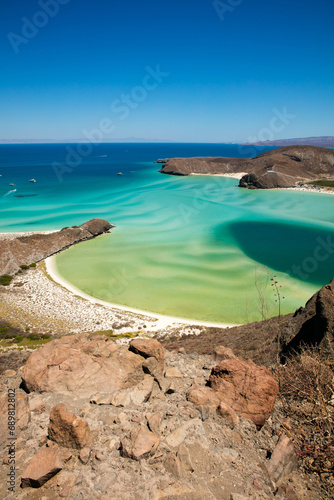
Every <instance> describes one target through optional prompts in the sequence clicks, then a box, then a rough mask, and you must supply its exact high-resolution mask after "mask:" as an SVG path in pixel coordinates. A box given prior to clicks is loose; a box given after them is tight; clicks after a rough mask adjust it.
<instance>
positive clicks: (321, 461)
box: [276, 346, 334, 477]
mask: <svg viewBox="0 0 334 500" xmlns="http://www.w3.org/2000/svg"><path fill="white" fill-rule="evenodd" d="M276 376H277V380H278V383H279V386H280V397H281V401H282V403H283V411H284V413H285V416H286V417H287V418H288V419H289V420H290V421H291V422H292V424H293V425H292V438H293V441H294V444H295V449H296V452H297V453H298V455H299V457H300V458H301V460H302V465H303V467H304V469H305V470H307V471H308V472H317V473H318V474H320V475H321V477H327V476H330V475H332V474H333V472H334V421H333V417H334V360H333V359H332V358H330V357H328V356H326V355H325V354H324V353H322V351H321V349H319V348H315V347H309V346H308V347H303V348H302V349H301V351H300V352H299V353H294V354H293V355H291V356H290V357H289V358H288V359H287V362H286V364H285V365H284V366H282V365H281V366H279V367H278V368H277V370H276Z"/></svg>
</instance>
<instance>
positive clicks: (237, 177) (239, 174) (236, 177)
mask: <svg viewBox="0 0 334 500" xmlns="http://www.w3.org/2000/svg"><path fill="white" fill-rule="evenodd" d="M246 174H247V172H237V173H231V174H195V173H193V174H190V175H209V176H210V177H230V178H232V179H238V180H239V181H240V179H241V177H243V176H244V175H246Z"/></svg>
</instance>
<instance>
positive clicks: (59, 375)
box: [22, 334, 145, 400]
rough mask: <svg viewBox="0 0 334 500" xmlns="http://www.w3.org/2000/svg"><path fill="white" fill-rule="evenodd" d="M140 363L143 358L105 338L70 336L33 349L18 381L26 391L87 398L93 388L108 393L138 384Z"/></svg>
mask: <svg viewBox="0 0 334 500" xmlns="http://www.w3.org/2000/svg"><path fill="white" fill-rule="evenodd" d="M144 362H145V358H144V357H142V356H140V355H138V354H135V353H133V352H131V351H129V350H128V348H127V347H126V346H120V345H119V344H116V343H115V342H114V341H113V340H108V339H107V338H106V337H101V336H100V337H90V336H89V335H88V334H78V335H71V336H68V337H63V338H60V339H56V340H53V341H52V342H49V343H48V344H46V345H45V346H43V347H41V348H40V349H38V350H37V351H34V352H33V353H32V354H31V356H30V358H29V359H28V361H27V363H26V364H25V366H24V369H23V372H22V380H23V385H24V387H25V388H26V389H27V390H28V391H29V392H32V391H36V392H41V393H42V392H52V393H54V394H63V395H66V394H73V393H75V394H76V395H77V396H81V397H85V398H87V399H88V400H89V398H90V397H91V396H93V395H94V394H96V392H97V391H99V392H101V393H108V394H112V393H114V392H115V391H121V390H123V389H127V388H129V387H133V386H135V385H137V384H139V383H140V382H141V381H143V380H144V375H145V374H144V371H143V368H142V367H143V363H144Z"/></svg>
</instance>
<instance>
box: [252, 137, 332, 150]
mask: <svg viewBox="0 0 334 500" xmlns="http://www.w3.org/2000/svg"><path fill="white" fill-rule="evenodd" d="M243 144H245V145H246V144H252V145H254V146H278V147H283V146H319V147H320V148H334V137H332V136H322V137H304V138H300V137H298V138H295V139H279V140H277V141H264V142H263V141H262V142H261V141H260V142H245V143H243Z"/></svg>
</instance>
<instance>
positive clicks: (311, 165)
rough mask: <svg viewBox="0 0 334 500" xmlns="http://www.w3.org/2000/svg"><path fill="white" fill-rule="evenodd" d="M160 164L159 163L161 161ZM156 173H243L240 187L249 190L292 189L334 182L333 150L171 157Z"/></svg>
mask: <svg viewBox="0 0 334 500" xmlns="http://www.w3.org/2000/svg"><path fill="white" fill-rule="evenodd" d="M160 161H162V160H160ZM159 172H161V173H164V174H170V175H191V174H202V175H226V174H229V175H230V174H240V172H243V173H245V175H243V176H242V177H241V179H240V182H239V186H240V187H244V188H248V189H274V188H291V187H296V185H298V184H303V183H307V182H312V181H316V180H323V179H325V180H334V151H333V150H331V149H325V148H320V147H316V146H298V145H297V146H287V147H283V148H279V149H274V150H271V151H267V152H265V153H262V154H260V155H258V156H256V157H255V158H251V159H245V158H223V157H222V158H212V157H207V158H174V159H169V160H166V162H165V163H164V165H163V167H162V168H161V170H159Z"/></svg>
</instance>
